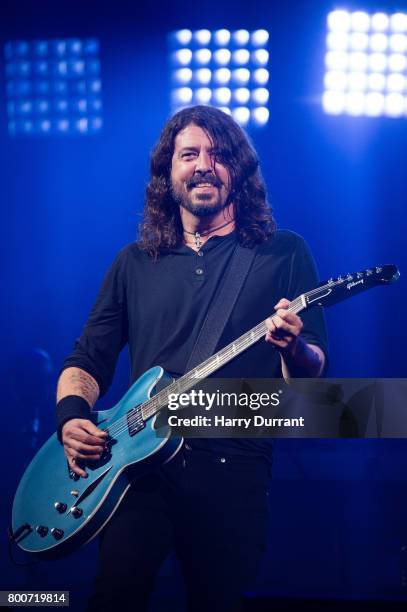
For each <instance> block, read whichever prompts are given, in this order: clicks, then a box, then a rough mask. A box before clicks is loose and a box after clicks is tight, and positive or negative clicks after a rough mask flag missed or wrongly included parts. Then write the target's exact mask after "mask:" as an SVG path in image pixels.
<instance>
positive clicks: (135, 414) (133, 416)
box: [126, 407, 146, 437]
mask: <svg viewBox="0 0 407 612" xmlns="http://www.w3.org/2000/svg"><path fill="white" fill-rule="evenodd" d="M126 416H127V427H128V430H129V435H130V437H132V436H134V435H136V433H138V432H139V431H141V430H142V429H144V427H145V426H146V424H145V422H144V419H143V416H142V414H141V408H140V407H139V408H132V409H131V410H129V411H128V413H127V415H126Z"/></svg>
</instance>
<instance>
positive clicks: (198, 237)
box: [184, 219, 234, 250]
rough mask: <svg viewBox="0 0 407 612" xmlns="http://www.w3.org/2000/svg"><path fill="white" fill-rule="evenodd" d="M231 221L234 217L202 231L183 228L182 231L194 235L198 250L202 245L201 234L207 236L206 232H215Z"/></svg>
mask: <svg viewBox="0 0 407 612" xmlns="http://www.w3.org/2000/svg"><path fill="white" fill-rule="evenodd" d="M233 221H234V219H231V220H230V221H227V222H226V223H223V224H222V225H218V227H213V228H212V229H209V230H205V231H204V232H190V231H189V230H186V229H184V232H185V233H186V234H192V236H193V237H194V244H195V246H196V248H197V249H198V250H199V249H200V248H201V246H202V245H203V242H202V240H201V236H208V234H212V232H216V230H219V229H222V228H223V227H226V226H227V225H230V224H231V223H233Z"/></svg>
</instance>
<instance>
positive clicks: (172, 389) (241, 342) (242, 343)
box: [142, 292, 311, 419]
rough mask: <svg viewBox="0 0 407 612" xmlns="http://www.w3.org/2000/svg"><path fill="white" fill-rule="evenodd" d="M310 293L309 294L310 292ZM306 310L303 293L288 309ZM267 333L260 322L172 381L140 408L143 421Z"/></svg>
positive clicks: (305, 300) (290, 310)
mask: <svg viewBox="0 0 407 612" xmlns="http://www.w3.org/2000/svg"><path fill="white" fill-rule="evenodd" d="M310 293H311V292H310ZM305 308H308V306H307V294H306V293H304V294H302V295H300V296H298V297H297V298H295V300H293V301H292V302H291V303H290V306H289V308H288V310H289V312H294V313H298V312H301V311H302V310H304V309H305ZM276 316H277V315H276V314H274V315H272V317H271V319H274V317H276ZM266 332H267V327H266V321H265V320H264V321H262V322H261V323H259V324H258V325H256V326H255V327H253V328H252V329H250V330H249V331H248V332H246V333H245V334H243V335H242V336H240V338H238V339H237V340H235V341H234V342H231V343H230V344H228V345H226V346H225V347H224V348H223V349H221V350H220V351H218V352H217V353H215V354H214V355H212V356H211V357H208V359H206V360H205V361H203V362H202V363H201V364H200V365H199V366H197V367H196V368H194V369H192V370H190V371H189V372H187V373H186V374H184V376H181V378H178V379H177V380H174V382H172V383H171V384H170V385H168V386H167V387H165V389H163V390H162V391H160V392H159V393H157V394H156V395H154V396H153V397H152V398H151V399H149V400H147V402H145V403H144V404H143V407H142V415H143V418H144V419H147V418H148V417H151V416H153V415H154V414H156V413H157V412H158V411H159V410H161V408H163V407H164V406H166V405H167V404H168V395H169V394H170V393H177V394H178V395H179V394H181V393H185V392H187V391H189V390H190V389H192V387H193V386H194V385H195V384H196V381H197V380H202V379H204V378H207V377H208V376H210V375H211V374H213V372H216V371H217V370H219V369H220V368H221V367H222V366H224V365H225V364H226V363H228V362H229V361H231V360H232V359H234V358H235V357H237V356H238V355H240V353H243V351H245V350H246V349H248V348H249V347H250V346H252V345H253V344H255V342H258V341H259V340H260V339H261V338H264V336H265V334H266Z"/></svg>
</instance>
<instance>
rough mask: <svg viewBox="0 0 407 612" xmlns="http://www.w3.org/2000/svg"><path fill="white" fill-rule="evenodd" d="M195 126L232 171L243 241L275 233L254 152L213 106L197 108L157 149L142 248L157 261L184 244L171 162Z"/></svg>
mask: <svg viewBox="0 0 407 612" xmlns="http://www.w3.org/2000/svg"><path fill="white" fill-rule="evenodd" d="M190 124H194V125H196V126H198V127H200V128H201V129H202V130H204V132H205V133H206V134H207V135H208V137H209V138H210V140H211V141H212V142H213V145H214V147H215V148H216V150H217V151H219V154H220V162H221V163H222V164H223V165H225V166H226V167H227V169H228V171H229V173H230V177H231V197H230V200H231V201H233V203H234V206H235V226H236V233H237V239H238V241H239V243H240V244H241V245H243V246H247V247H252V246H253V245H254V244H258V243H260V242H263V241H264V240H266V239H267V238H268V237H269V236H271V235H272V233H273V231H274V230H275V222H274V219H273V214H272V209H271V207H270V205H269V203H268V201H267V193H266V186H265V184H264V181H263V178H262V176H261V173H260V169H259V161H258V158H257V155H256V152H255V150H254V148H253V147H252V145H251V144H250V142H249V140H248V137H247V136H246V134H245V133H244V132H243V130H242V129H241V128H240V127H239V126H238V125H237V123H236V122H235V121H234V120H233V119H232V118H231V117H230V116H229V115H227V114H226V113H224V112H223V111H221V110H218V109H217V108H214V107H211V106H192V107H190V108H185V109H183V110H182V111H180V112H178V113H176V114H175V115H174V116H173V117H172V118H171V119H170V120H169V121H168V122H167V123H166V125H165V126H164V129H163V131H162V132H161V136H160V139H159V141H158V143H157V145H156V147H155V149H154V151H153V154H152V157H151V164H150V172H151V180H150V182H149V184H148V185H147V189H146V201H145V208H144V214H143V219H142V221H141V224H140V238H139V241H138V245H139V246H140V247H141V248H142V249H145V250H146V251H147V252H148V253H149V254H150V255H151V256H152V257H154V258H157V257H158V255H159V254H161V253H165V252H168V251H169V250H171V249H173V248H176V247H178V246H180V245H181V244H183V228H182V224H181V219H180V214H179V207H178V204H176V203H175V201H174V199H173V197H172V195H171V164H172V156H173V153H174V142H175V137H176V136H177V134H178V132H180V131H181V130H183V129H184V128H185V127H187V125H190Z"/></svg>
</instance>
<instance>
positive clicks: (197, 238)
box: [194, 232, 203, 249]
mask: <svg viewBox="0 0 407 612" xmlns="http://www.w3.org/2000/svg"><path fill="white" fill-rule="evenodd" d="M194 238H195V246H196V248H197V249H200V248H201V246H202V245H203V242H202V240H201V235H200V233H199V232H195V236H194Z"/></svg>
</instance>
